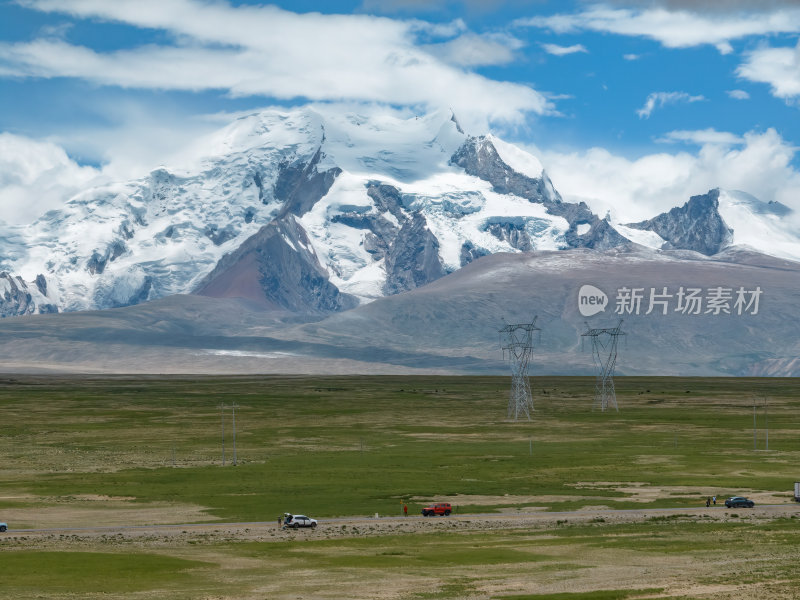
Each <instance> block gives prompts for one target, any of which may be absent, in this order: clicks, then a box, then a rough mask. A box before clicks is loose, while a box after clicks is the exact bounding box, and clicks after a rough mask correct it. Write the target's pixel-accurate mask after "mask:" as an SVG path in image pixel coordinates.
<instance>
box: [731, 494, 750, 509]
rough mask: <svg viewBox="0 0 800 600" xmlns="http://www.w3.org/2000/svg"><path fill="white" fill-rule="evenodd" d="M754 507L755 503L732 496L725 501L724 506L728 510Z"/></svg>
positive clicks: (741, 497)
mask: <svg viewBox="0 0 800 600" xmlns="http://www.w3.org/2000/svg"><path fill="white" fill-rule="evenodd" d="M755 505H756V503H755V502H753V501H752V500H748V499H747V498H745V497H743V496H733V497H732V498H728V499H727V500H725V506H727V507H728V508H753V507H754V506H755Z"/></svg>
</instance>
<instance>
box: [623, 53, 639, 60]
mask: <svg viewBox="0 0 800 600" xmlns="http://www.w3.org/2000/svg"><path fill="white" fill-rule="evenodd" d="M622 58H624V59H625V60H639V59H640V58H641V56H639V55H638V54H623V55H622Z"/></svg>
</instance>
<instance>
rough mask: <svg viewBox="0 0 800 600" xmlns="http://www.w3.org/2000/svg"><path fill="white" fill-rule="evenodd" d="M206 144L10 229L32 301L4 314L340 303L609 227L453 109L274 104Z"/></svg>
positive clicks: (525, 158)
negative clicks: (231, 299) (182, 304)
mask: <svg viewBox="0 0 800 600" xmlns="http://www.w3.org/2000/svg"><path fill="white" fill-rule="evenodd" d="M203 144H204V147H205V148H206V151H205V156H204V158H202V159H200V160H198V161H197V162H196V163H195V164H194V165H190V166H189V167H184V168H181V169H172V170H170V169H167V168H161V169H157V170H155V171H153V172H152V173H150V174H149V175H147V176H146V177H144V178H142V179H140V180H136V181H131V182H127V183H120V184H115V185H108V186H104V187H99V188H94V189H90V190H87V191H85V192H84V193H81V194H78V195H77V196H75V197H73V198H71V199H70V200H69V201H68V202H67V203H66V205H65V207H64V208H63V209H61V210H58V211H52V212H50V213H48V214H46V215H45V216H44V217H42V218H41V219H39V220H38V221H36V222H35V223H33V224H32V225H30V226H28V227H21V228H7V234H6V235H4V236H3V247H2V249H0V257H2V258H1V259H0V269H1V270H2V271H3V272H6V273H8V277H12V278H14V281H16V282H17V283H15V285H16V286H17V288H18V289H21V290H22V291H21V292H20V293H22V294H23V295H24V294H29V295H30V299H29V300H27V302H19V301H17V300H14V298H15V297H16V296H15V295H14V294H9V293H6V295H5V309H4V310H5V313H6V314H20V313H29V312H45V311H51V310H54V309H56V308H57V309H58V310H62V311H71V310H84V309H92V308H110V307H117V306H124V305H130V304H136V303H139V302H142V301H145V300H149V299H154V298H159V297H164V296H168V295H172V294H176V293H190V292H193V291H195V290H198V289H199V290H201V291H202V293H206V294H209V295H222V296H228V295H232V294H241V295H242V296H243V297H245V298H249V299H251V300H255V301H258V302H261V303H265V304H267V305H277V306H281V307H283V308H290V309H293V310H303V309H310V310H312V311H327V310H336V309H341V308H346V307H351V306H354V305H356V304H358V303H359V302H364V301H368V300H371V299H374V298H378V297H381V296H383V295H385V294H391V293H396V292H399V291H403V290H407V289H412V288H414V287H418V286H420V285H424V284H425V283H427V282H429V281H432V280H434V279H436V278H438V277H441V276H442V275H444V274H446V273H449V272H452V271H454V270H456V269H458V268H460V267H461V266H463V265H464V264H466V263H468V262H470V261H471V260H473V259H474V258H476V257H479V256H482V255H485V254H491V253H495V252H501V251H519V250H529V249H557V248H562V247H572V246H577V245H587V244H588V243H590V242H591V241H592V240H590V237H591V236H592V235H593V234H594V229H598V228H599V224H600V221H599V220H598V219H597V218H596V217H595V216H594V215H592V214H591V212H590V211H589V210H588V208H586V207H585V205H581V206H579V207H573V205H566V204H564V203H563V202H562V201H561V198H560V197H559V195H558V193H557V192H556V191H555V189H554V188H553V185H552V183H551V182H550V180H549V178H548V177H547V174H546V173H545V172H544V170H543V169H542V167H541V165H540V164H539V163H538V161H537V160H536V159H535V158H534V157H532V156H530V155H528V154H526V153H524V152H522V151H520V150H518V149H517V148H515V147H514V146H511V145H509V144H506V143H504V142H502V141H500V140H498V139H497V138H493V137H490V136H487V137H483V138H472V137H469V136H467V135H466V134H465V133H464V132H463V131H462V130H461V128H460V126H459V125H458V123H457V121H456V119H455V117H453V116H451V115H450V114H441V113H437V114H432V115H427V116H422V117H411V118H398V117H387V116H385V115H370V116H362V115H357V114H345V115H342V114H339V113H336V112H334V111H330V112H328V113H325V112H324V111H323V110H322V109H319V108H317V109H312V108H305V109H301V110H295V111H288V112H279V111H267V112H262V113H258V114H254V115H250V116H247V117H243V118H240V119H238V120H237V121H236V122H234V123H233V124H231V125H230V126H228V127H227V128H225V129H223V130H222V131H220V132H219V133H218V134H216V135H214V136H212V137H210V138H209V139H207V140H205V141H204V142H203ZM498 177H500V178H503V179H504V180H505V181H506V182H507V184H506V185H505V186H504V187H503V186H498V185H497V183H498V182H497V181H496V179H497V178H498ZM254 236H256V237H254ZM259 239H261V240H262V241H263V240H267V239H269V240H271V241H270V242H268V243H267V248H268V250H267V249H265V247H262V245H260V244H259V242H258V240H259ZM248 240H250V241H249V243H248V244H245V242H247V241H248ZM276 253H277V254H276ZM278 256H280V257H281V258H280V259H279V260H278V259H276V258H277V257H278ZM223 257H225V260H222V259H223ZM257 257H260V258H257ZM241 261H244V262H245V263H246V264H247V265H249V266H247V267H245V266H243V264H242V263H241ZM287 261H289V262H288V263H287ZM24 282H27V284H26V283H24ZM33 282H38V283H37V284H36V285H35V286H34V285H33ZM223 284H224V285H223ZM26 287H27V290H25V288H26ZM34 287H35V288H36V289H35V292H37V293H34V291H31V290H33V288H34ZM42 290H45V291H42ZM17 295H18V294H17Z"/></svg>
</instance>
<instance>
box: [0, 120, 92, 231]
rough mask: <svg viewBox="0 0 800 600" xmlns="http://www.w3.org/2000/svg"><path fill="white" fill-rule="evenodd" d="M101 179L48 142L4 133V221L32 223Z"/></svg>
mask: <svg viewBox="0 0 800 600" xmlns="http://www.w3.org/2000/svg"><path fill="white" fill-rule="evenodd" d="M98 175H99V172H98V171H97V170H96V169H94V168H92V167H84V166H80V165H78V164H77V163H76V162H75V161H73V160H72V159H71V158H70V157H69V156H67V153H66V152H65V151H64V149H63V148H61V147H60V146H58V145H56V144H54V143H52V142H48V141H38V140H32V139H30V138H26V137H22V136H18V135H13V134H10V133H0V220H2V221H5V222H6V223H10V224H13V225H21V224H26V223H30V222H31V221H32V220H34V219H35V218H36V217H39V216H41V215H42V214H44V213H45V212H47V211H48V210H51V209H54V208H60V207H61V206H62V205H63V203H64V200H65V199H66V198H68V197H69V196H71V195H72V194H74V193H76V192H77V191H79V190H80V189H82V188H83V187H84V186H86V185H88V184H89V183H90V182H91V181H92V180H94V179H95V178H96V177H97V176H98Z"/></svg>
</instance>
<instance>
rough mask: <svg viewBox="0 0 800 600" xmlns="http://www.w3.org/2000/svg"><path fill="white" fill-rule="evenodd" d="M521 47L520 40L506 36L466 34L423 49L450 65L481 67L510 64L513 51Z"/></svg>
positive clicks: (512, 58)
mask: <svg viewBox="0 0 800 600" xmlns="http://www.w3.org/2000/svg"><path fill="white" fill-rule="evenodd" d="M522 46H523V44H522V42H521V41H520V40H518V39H516V38H515V37H512V36H510V35H506V34H484V35H477V34H475V33H466V34H464V35H461V36H459V37H457V38H455V39H453V40H449V41H447V42H441V43H438V44H428V45H426V46H424V49H425V50H427V51H428V52H430V53H431V54H433V55H434V56H436V57H438V58H440V59H441V60H442V61H444V62H446V63H448V64H451V65H455V66H458V67H482V66H487V65H503V64H507V63H510V62H511V61H513V60H514V51H515V50H518V49H520V48H522Z"/></svg>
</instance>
